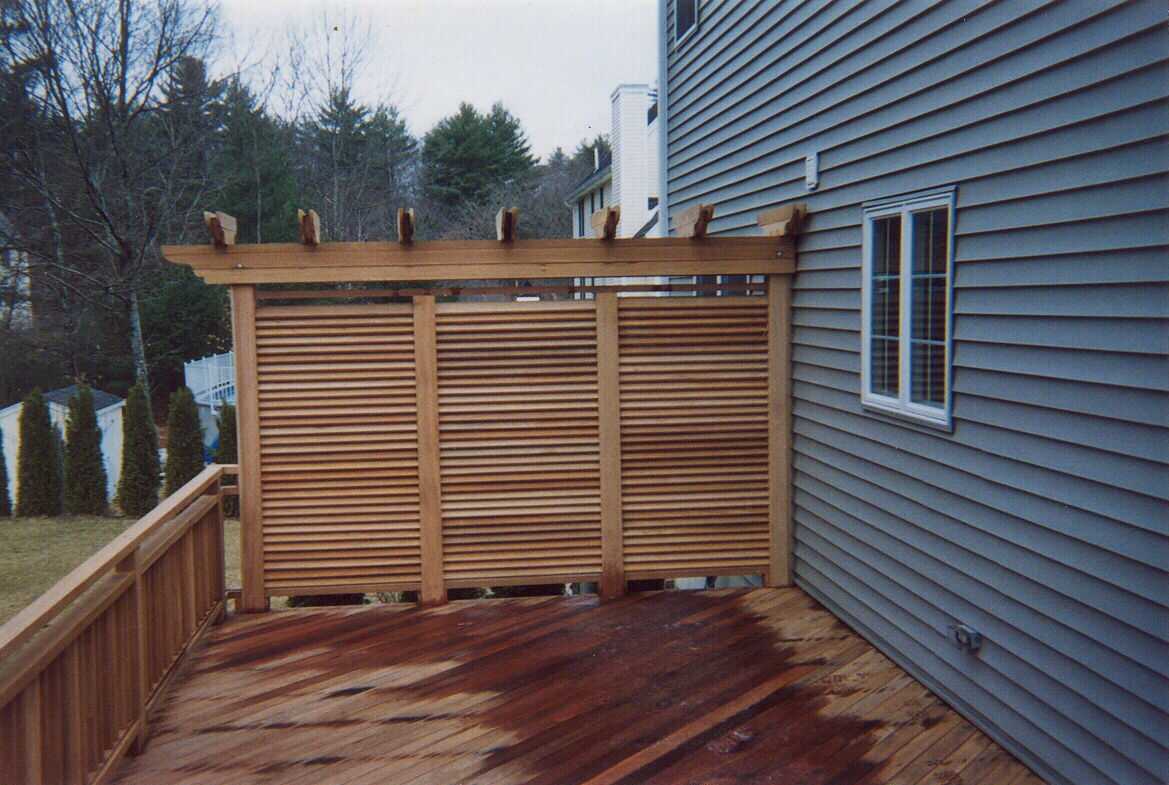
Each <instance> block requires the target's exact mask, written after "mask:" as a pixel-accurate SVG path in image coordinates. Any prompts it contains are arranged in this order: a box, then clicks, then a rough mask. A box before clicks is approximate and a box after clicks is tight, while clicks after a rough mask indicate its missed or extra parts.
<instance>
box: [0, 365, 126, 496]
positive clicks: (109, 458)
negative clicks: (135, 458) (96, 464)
mask: <svg viewBox="0 0 1169 785" xmlns="http://www.w3.org/2000/svg"><path fill="white" fill-rule="evenodd" d="M76 394H77V385H74V384H71V385H69V386H68V387H62V388H60V389H59V390H50V391H49V392H47V393H45V400H46V401H47V402H48V404H49V419H50V420H51V421H52V423H53V425H55V426H56V427H57V428H60V429H61V433H62V434H64V433H65V418H66V416H67V415H68V413H69V400H70V399H71V398H72V397H73V396H74V395H76ZM125 405H126V402H125V401H123V400H122V399H121V398H119V397H118V396H116V395H113V394H111V393H108V392H103V391H102V390H94V391H93V407H94V409H95V410H96V411H97V426H98V428H99V429H100V430H101V456H102V462H103V464H104V465H105V470H106V494H107V496H108V498H109V499H110V500H111V501H112V500H113V498H114V495H115V494H116V493H117V490H118V479H119V478H120V477H121V476H122V409H123V407H125ZM23 409H24V404H23V403H14V404H12V405H11V406H9V407H7V408H5V409H0V437H2V438H3V439H4V460H5V463H6V465H7V469H8V498H10V499H11V500H12V503H13V505H15V504H16V502H17V499H16V496H17V494H16V488H17V477H18V474H17V466H18V461H19V459H20V458H19V456H20V413H21V411H22V410H23Z"/></svg>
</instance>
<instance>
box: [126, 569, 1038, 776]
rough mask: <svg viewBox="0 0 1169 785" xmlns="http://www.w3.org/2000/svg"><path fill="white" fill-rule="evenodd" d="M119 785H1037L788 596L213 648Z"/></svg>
mask: <svg viewBox="0 0 1169 785" xmlns="http://www.w3.org/2000/svg"><path fill="white" fill-rule="evenodd" d="M208 644H209V645H207V646H206V647H203V648H202V649H201V650H200V651H198V652H197V653H196V654H195V655H194V658H193V661H192V663H191V667H190V668H189V669H188V670H187V672H186V675H184V676H181V677H180V679H179V681H178V682H177V683H176V686H175V688H174V690H173V692H172V699H171V700H169V701H168V702H167V704H166V706H165V707H164V708H163V710H162V714H161V715H160V718H159V719H160V721H159V730H158V733H157V735H156V737H155V739H154V740H153V741H152V743H151V746H150V748H149V749H148V750H147V751H146V753H145V754H144V755H142V756H140V757H136V758H130V759H127V760H126V761H124V762H123V764H122V766H121V768H120V770H119V772H118V775H119V776H118V778H117V780H116V781H117V782H118V783H120V785H157V784H158V783H173V784H174V785H194V784H195V783H209V782H217V783H218V782H230V783H232V784H233V785H261V784H263V785H272V784H273V783H281V784H282V785H313V784H315V783H324V782H328V783H332V785H407V784H409V785H422V784H423V783H433V784H434V785H448V784H449V783H476V785H513V784H514V785H518V784H519V783H530V784H531V785H581V783H589V784H590V785H602V784H608V785H635V784H636V785H677V783H732V782H741V783H779V784H780V785H794V783H802V784H803V785H829V784H830V783H834V784H836V785H842V784H843V783H849V785H894V783H896V785H924V783H943V782H946V783H956V782H961V783H964V785H1009V784H1012V783H1020V784H1022V783H1027V785H1038V784H1039V783H1040V781H1039V780H1038V779H1037V778H1035V777H1034V775H1032V774H1031V773H1030V772H1029V771H1027V769H1026V768H1025V767H1023V766H1022V765H1021V764H1020V763H1018V761H1016V760H1014V759H1013V758H1011V757H1010V756H1009V755H1008V754H1006V753H1005V752H1004V751H1003V750H1001V748H999V747H997V746H996V745H994V744H993V743H992V742H991V741H990V740H989V739H988V738H987V737H986V736H984V735H983V734H981V733H980V732H979V731H977V730H976V729H975V728H973V727H972V726H971V725H970V724H969V723H968V722H966V721H965V720H964V719H962V718H961V717H960V716H958V715H957V714H956V713H955V712H954V711H952V710H951V709H949V708H948V707H947V706H946V705H945V704H943V703H942V702H941V701H940V700H939V699H938V698H936V697H935V696H934V695H932V694H931V693H930V692H929V691H928V690H926V689H925V688H924V687H923V686H922V685H920V684H918V683H917V682H915V681H914V680H913V679H912V678H910V677H909V676H908V675H907V674H905V673H904V672H903V671H901V670H900V669H899V668H897V666H896V665H894V664H893V663H892V662H891V661H889V660H888V659H887V658H885V657H884V656H883V655H882V654H881V653H879V652H878V651H876V650H874V649H873V648H872V647H871V646H870V645H869V644H867V643H866V642H865V641H863V640H862V639H861V638H859V637H858V636H856V635H855V634H853V633H852V632H851V631H850V630H849V629H848V628H847V627H845V626H844V625H843V624H841V623H840V622H839V621H837V620H836V619H835V618H834V617H833V616H832V615H831V614H829V613H828V612H827V611H825V610H824V609H823V608H821V607H820V606H818V605H817V604H816V603H815V602H813V601H812V600H811V599H810V598H809V597H808V596H807V595H805V594H804V593H803V592H801V591H800V590H798V589H761V590H756V591H722V592H655V593H648V594H630V595H627V596H626V597H623V598H620V599H616V600H612V601H607V602H600V601H598V599H597V598H596V597H595V596H591V597H572V598H562V597H556V598H534V599H514V600H487V601H482V600H480V601H473V602H466V601H460V602H452V603H450V604H448V605H446V606H442V607H437V608H418V607H417V606H412V605H404V604H399V605H381V606H365V607H358V608H331V609H313V610H295V611H278V612H274V613H271V614H267V615H265V616H262V617H260V616H251V617H248V616H242V617H236V618H233V619H231V620H229V621H228V622H227V623H225V624H224V625H221V626H219V627H217V628H215V629H214V630H213V631H212V632H211V633H210V635H209V641H208Z"/></svg>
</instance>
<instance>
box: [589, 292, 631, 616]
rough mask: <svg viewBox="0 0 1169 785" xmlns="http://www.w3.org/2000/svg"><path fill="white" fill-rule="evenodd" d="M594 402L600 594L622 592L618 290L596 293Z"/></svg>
mask: <svg viewBox="0 0 1169 785" xmlns="http://www.w3.org/2000/svg"><path fill="white" fill-rule="evenodd" d="M596 304H597V403H598V416H599V429H598V436H599V440H600V454H601V596H602V597H606V598H611V597H620V596H621V595H622V594H624V593H625V554H624V542H623V538H624V530H623V526H622V521H621V357H620V345H619V341H618V321H617V318H618V312H617V293H616V292H600V293H598V294H597V299H596Z"/></svg>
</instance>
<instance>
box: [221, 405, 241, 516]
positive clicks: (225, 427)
mask: <svg viewBox="0 0 1169 785" xmlns="http://www.w3.org/2000/svg"><path fill="white" fill-rule="evenodd" d="M215 422H216V424H217V425H218V426H219V447H217V448H216V450H215V462H216V463H219V464H228V463H238V462H239V440H238V438H237V437H236V430H235V407H234V406H232V405H231V404H230V403H225V404H223V406H222V407H220V409H219V417H218V418H217V419H216V421H215ZM223 514H224V515H226V516H228V517H230V518H238V517H239V497H238V496H225V497H223Z"/></svg>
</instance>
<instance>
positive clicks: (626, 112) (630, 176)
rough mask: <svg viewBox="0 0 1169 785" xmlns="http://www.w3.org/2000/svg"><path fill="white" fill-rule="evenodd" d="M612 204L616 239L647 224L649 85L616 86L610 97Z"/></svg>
mask: <svg viewBox="0 0 1169 785" xmlns="http://www.w3.org/2000/svg"><path fill="white" fill-rule="evenodd" d="M612 102H613V125H612V130H611V131H610V136H609V141H610V144H612V146H613V181H612V183H613V184H612V195H611V196H612V201H611V202H610V201H606V202H605V203H606V204H619V205H621V220H620V221H619V222H618V224H617V236H618V237H632V236H633V235H634V233H636V232H637V230H638V229H640V228H641V227H642V226H644V225H645V222H646V221H648V220H649V216H650V210H649V206H648V202H649V197H650V196H651V195H653V194H652V192H651V185H650V183H651V180H650V163H649V160H650V153H651V147H650V138H649V137H650V133H649V128H648V126H647V124H646V113H647V112H648V111H649V107H650V105H651V104H652V103H653V101H652V100H651V99H650V91H649V85H644V84H638V85H628V84H625V85H619V86H618V87H617V89H616V90H614V91H613V95H612ZM655 190H656V189H655Z"/></svg>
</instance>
